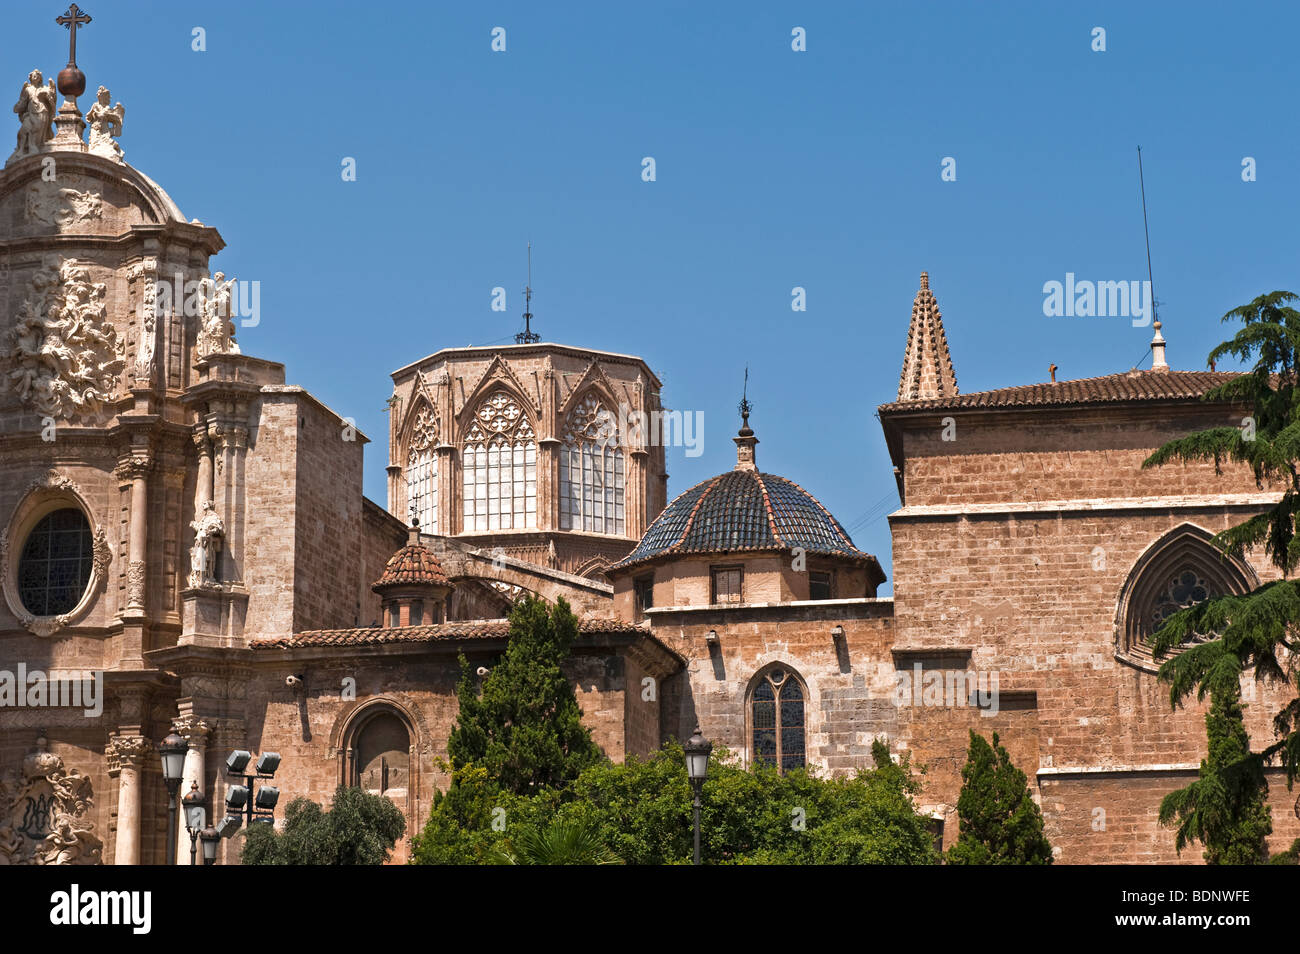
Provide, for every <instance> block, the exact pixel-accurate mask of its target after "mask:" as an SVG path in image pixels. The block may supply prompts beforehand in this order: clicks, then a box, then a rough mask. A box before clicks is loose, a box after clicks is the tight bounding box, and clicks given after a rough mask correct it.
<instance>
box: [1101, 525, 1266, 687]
mask: <svg viewBox="0 0 1300 954" xmlns="http://www.w3.org/2000/svg"><path fill="white" fill-rule="evenodd" d="M1213 538H1214V534H1213V533H1211V532H1210V531H1209V530H1205V529H1204V528H1202V527H1198V526H1196V525H1195V524H1192V523H1185V524H1182V525H1180V526H1178V527H1175V528H1174V529H1172V530H1170V531H1169V532H1167V533H1165V534H1163V535H1162V536H1161V537H1160V538H1159V539H1158V540H1156V541H1155V542H1154V543H1152V544H1151V545H1150V546H1149V547H1147V549H1146V550H1145V551H1144V552H1143V554H1142V555H1141V556H1140V557H1139V558H1138V559H1137V561H1136V562H1135V563H1134V565H1133V568H1132V569H1131V570H1130V571H1129V574H1128V576H1127V578H1126V579H1125V582H1124V585H1123V587H1122V588H1121V590H1120V595H1119V600H1118V605H1117V609H1116V613H1115V658H1116V659H1118V660H1119V661H1121V662H1124V663H1127V664H1129V665H1131V666H1134V667H1136V668H1138V669H1143V670H1146V671H1147V672H1157V671H1158V670H1159V669H1160V666H1161V664H1162V663H1163V662H1165V660H1167V659H1168V658H1169V655H1166V656H1164V657H1162V658H1161V659H1156V658H1155V657H1154V656H1153V655H1152V653H1151V643H1150V639H1151V636H1152V634H1153V633H1154V632H1155V629H1156V625H1155V615H1156V610H1157V607H1158V606H1159V605H1161V603H1162V601H1165V600H1166V599H1168V598H1169V591H1170V586H1171V583H1172V582H1173V581H1174V579H1175V577H1176V576H1179V575H1181V574H1183V573H1184V572H1194V573H1195V574H1196V575H1197V578H1198V582H1199V583H1200V585H1202V586H1203V587H1204V588H1205V591H1206V592H1207V593H1208V595H1209V596H1210V597H1215V596H1226V595H1230V594H1231V595H1242V594H1245V593H1249V592H1250V591H1251V590H1253V589H1254V588H1255V587H1257V586H1258V585H1259V577H1258V576H1256V574H1255V571H1254V570H1253V569H1252V568H1251V567H1250V565H1249V564H1247V563H1245V562H1243V561H1241V560H1237V559H1236V558H1234V557H1230V556H1228V555H1226V554H1224V553H1223V552H1222V551H1221V550H1219V549H1218V548H1217V547H1215V546H1214V545H1213V544H1212V543H1211V542H1210V541H1211V540H1212V539H1213ZM1185 605H1191V604H1190V603H1185ZM1166 615H1167V614H1166ZM1178 651H1181V650H1175V652H1178Z"/></svg>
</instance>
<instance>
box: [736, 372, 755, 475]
mask: <svg viewBox="0 0 1300 954" xmlns="http://www.w3.org/2000/svg"><path fill="white" fill-rule="evenodd" d="M738 408H739V410H740V432H739V433H738V434H737V435H736V436H735V437H733V438H732V440H733V441H735V442H736V470H758V465H757V464H756V463H755V460H754V447H755V445H757V444H758V438H757V437H755V436H754V431H753V428H751V427H750V426H749V415H750V414H751V413H753V410H754V405H753V403H752V402H751V401H750V400H749V367H748V366H746V368H745V389H744V391H742V392H741V397H740V404H739V405H738Z"/></svg>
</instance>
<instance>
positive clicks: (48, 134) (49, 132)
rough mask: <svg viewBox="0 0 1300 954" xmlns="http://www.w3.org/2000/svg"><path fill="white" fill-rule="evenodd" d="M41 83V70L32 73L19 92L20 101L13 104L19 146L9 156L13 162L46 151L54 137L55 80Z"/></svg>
mask: <svg viewBox="0 0 1300 954" xmlns="http://www.w3.org/2000/svg"><path fill="white" fill-rule="evenodd" d="M41 83H42V78H41V71H40V70H32V71H31V73H29V74H28V75H27V82H26V83H24V84H23V86H22V89H21V90H19V92H18V102H17V103H15V104H14V112H15V113H17V114H18V145H17V146H15V147H14V151H13V155H11V156H10V157H9V161H10V162H12V161H13V160H15V159H21V158H22V157H23V156H32V155H35V154H36V153H38V152H43V151H44V149H45V144H46V143H47V142H49V141H50V140H51V139H53V138H54V130H53V129H52V128H51V125H50V124H51V123H52V122H53V121H54V104H55V101H56V94H55V91H54V80H50V84H49V85H48V86H43V85H41Z"/></svg>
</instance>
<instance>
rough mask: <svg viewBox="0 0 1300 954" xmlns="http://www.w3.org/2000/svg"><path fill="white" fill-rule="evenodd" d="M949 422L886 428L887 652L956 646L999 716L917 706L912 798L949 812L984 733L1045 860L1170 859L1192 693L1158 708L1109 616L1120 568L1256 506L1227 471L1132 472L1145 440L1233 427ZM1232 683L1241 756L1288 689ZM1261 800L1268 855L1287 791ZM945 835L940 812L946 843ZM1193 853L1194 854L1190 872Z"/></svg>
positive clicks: (1127, 419) (1188, 763)
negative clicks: (1168, 800)
mask: <svg viewBox="0 0 1300 954" xmlns="http://www.w3.org/2000/svg"><path fill="white" fill-rule="evenodd" d="M951 413H952V414H953V416H954V417H955V418H956V422H955V423H956V431H955V433H956V440H955V441H952V442H944V441H942V440H941V439H940V431H939V427H938V423H937V420H936V421H929V420H928V419H927V420H922V419H921V418H917V419H915V420H911V419H909V420H908V421H906V422H905V423H904V425H903V428H902V440H903V446H904V447H905V449H906V455H907V456H906V461H905V465H904V473H905V486H906V504H907V506H905V507H904V508H903V509H902V510H900V511H898V512H897V513H895V514H894V515H893V516H892V517H891V521H890V522H891V531H892V534H893V546H894V606H895V625H896V647H895V649H896V651H897V650H899V649H904V650H924V649H929V650H947V651H954V650H958V651H965V652H968V653H969V656H970V666H971V668H972V669H973V670H974V671H976V672H979V673H985V674H989V675H992V676H996V677H997V678H998V684H999V691H1000V694H1001V695H1002V696H1003V697H1008V696H1010V697H1011V700H1012V701H1013V702H1014V703H1015V706H1014V707H1013V708H1011V709H1010V711H1008V709H1007V707H1006V706H1005V705H1004V706H1003V707H1002V709H1003V711H1001V712H1000V713H999V715H998V716H996V717H993V718H987V719H986V718H984V717H983V716H982V715H980V714H979V713H978V712H976V711H968V712H967V713H966V717H965V718H961V717H958V716H957V715H956V714H948V713H945V712H943V711H942V710H939V709H935V710H934V711H926V707H921V709H920V711H918V712H917V713H916V714H915V716H914V717H913V718H912V722H911V726H910V729H909V730H908V731H907V732H906V733H905V734H906V735H907V736H909V739H908V745H909V747H910V748H911V749H912V750H913V751H914V752H916V753H917V755H918V757H921V758H922V759H923V761H925V762H926V763H927V764H928V765H931V766H933V768H932V771H931V773H930V774H929V775H928V776H927V778H926V787H925V796H924V797H925V800H926V801H927V802H929V803H932V804H945V805H948V806H955V804H956V797H957V793H958V791H959V788H960V765H961V762H962V761H964V756H965V749H966V745H967V742H968V731H967V730H968V728H970V727H974V728H976V729H977V731H979V730H983V734H985V735H986V736H987V735H988V734H989V730H993V729H996V730H997V731H999V733H1000V734H1001V736H1002V741H1003V744H1005V745H1006V746H1007V748H1008V750H1009V751H1010V752H1011V754H1012V757H1013V760H1014V761H1015V763H1016V764H1017V766H1018V767H1020V768H1021V769H1022V770H1023V771H1024V772H1025V773H1026V774H1027V775H1028V776H1029V778H1030V781H1031V787H1032V788H1034V789H1035V791H1036V793H1037V794H1038V795H1039V797H1040V800H1041V804H1042V807H1043V811H1044V815H1045V818H1046V820H1047V825H1048V832H1049V837H1050V838H1051V839H1052V842H1053V844H1054V846H1055V847H1056V848H1057V849H1058V855H1059V858H1060V860H1061V861H1063V862H1071V863H1094V862H1110V861H1128V862H1144V861H1174V860H1177V859H1176V856H1175V853H1174V850H1173V834H1172V832H1171V831H1169V830H1168V829H1163V828H1161V827H1160V826H1159V825H1158V823H1157V821H1156V813H1157V810H1158V805H1159V801H1160V798H1161V797H1162V796H1163V794H1165V793H1167V792H1168V791H1170V790H1172V789H1173V788H1175V787H1179V786H1181V785H1182V784H1184V783H1185V781H1186V779H1187V778H1190V777H1191V776H1190V775H1188V773H1187V772H1186V771H1182V772H1181V773H1180V772H1179V771H1176V770H1175V769H1177V768H1178V767H1184V768H1186V767H1191V768H1194V767H1195V766H1196V765H1197V764H1198V763H1199V761H1200V759H1201V758H1203V757H1204V754H1205V746H1206V743H1205V725H1204V711H1205V710H1204V707H1203V706H1201V705H1199V704H1197V703H1196V702H1195V700H1194V699H1192V700H1190V701H1189V703H1188V704H1187V706H1186V708H1180V709H1178V710H1172V709H1171V707H1170V703H1169V696H1168V690H1167V687H1165V686H1164V685H1163V684H1161V683H1159V681H1158V680H1157V678H1156V676H1155V675H1154V673H1153V672H1151V671H1150V669H1149V668H1142V667H1141V666H1138V665H1134V664H1133V663H1132V662H1130V661H1127V660H1125V659H1121V658H1118V657H1119V655H1120V653H1119V650H1120V646H1119V645H1118V644H1117V632H1116V620H1117V615H1118V612H1119V609H1120V602H1121V595H1122V593H1123V591H1124V587H1125V584H1126V582H1128V581H1129V580H1130V578H1131V577H1132V576H1133V574H1134V568H1135V565H1136V564H1137V563H1138V560H1139V558H1140V557H1141V556H1142V555H1143V554H1144V552H1146V551H1147V550H1148V548H1149V547H1151V546H1152V545H1153V544H1154V543H1156V542H1157V541H1158V540H1160V539H1161V538H1162V536H1163V535H1165V534H1167V533H1169V532H1170V531H1172V530H1175V529H1176V528H1179V527H1183V526H1185V525H1188V524H1190V525H1192V526H1195V527H1199V528H1201V529H1203V530H1204V531H1208V532H1210V533H1213V532H1217V531H1220V530H1223V529H1225V528H1226V527H1228V526H1231V525H1233V524H1236V523H1238V522H1240V521H1241V520H1243V519H1245V517H1246V516H1248V515H1249V514H1250V513H1253V512H1258V511H1259V509H1261V507H1262V506H1263V503H1261V501H1265V500H1267V499H1268V498H1267V496H1266V495H1264V494H1262V492H1261V489H1260V488H1258V487H1256V486H1255V483H1254V480H1253V479H1252V478H1251V476H1250V475H1249V474H1248V473H1245V472H1243V470H1242V469H1241V468H1238V467H1231V466H1227V465H1225V466H1224V468H1223V471H1222V473H1221V474H1215V472H1214V468H1213V465H1212V464H1205V465H1181V464H1177V465H1171V466H1166V467H1164V468H1161V469H1158V470H1150V471H1142V470H1140V464H1141V462H1142V460H1144V459H1145V458H1146V457H1147V456H1148V455H1149V454H1150V453H1151V451H1152V450H1154V449H1155V448H1156V447H1157V446H1159V445H1160V444H1161V443H1162V442H1164V441H1166V440H1168V439H1171V438H1173V437H1175V436H1178V435H1179V434H1183V433H1187V432H1188V431H1190V430H1195V429H1199V428H1201V427H1206V426H1211V425H1214V424H1224V423H1228V424H1234V423H1236V424H1239V423H1240V417H1241V415H1240V414H1238V413H1237V412H1235V411H1233V410H1231V409H1225V408H1221V407H1220V408H1213V407H1211V408H1206V407H1204V406H1199V407H1196V408H1182V407H1178V406H1174V407H1171V408H1165V407H1163V406H1162V407H1161V409H1160V413H1153V412H1152V411H1149V410H1145V409H1144V410H1142V411H1141V412H1138V411H1131V412H1130V411H1123V410H1116V409H1108V410H1105V411H1104V412H1103V411H1101V410H1082V411H1071V412H1070V413H1068V414H1067V413H1064V412H1061V411H1059V410H1055V409H1040V410H1038V411H1037V412H1015V413H1007V414H1005V415H1002V416H998V415H989V414H983V413H981V412H969V413H963V412H951ZM931 424H933V425H934V426H933V427H932V426H931ZM1249 564H1250V567H1251V569H1252V570H1253V572H1254V574H1255V575H1256V576H1257V577H1258V579H1259V580H1261V581H1265V580H1268V579H1273V578H1276V576H1277V573H1276V571H1275V570H1274V569H1273V568H1272V567H1271V565H1269V564H1268V563H1267V562H1266V561H1265V560H1264V559H1263V558H1262V554H1252V555H1251V557H1250V559H1249ZM1243 688H1244V691H1245V692H1246V694H1247V695H1246V699H1247V703H1248V705H1247V709H1246V724H1247V728H1248V730H1249V732H1250V734H1251V737H1252V740H1253V743H1254V745H1255V747H1257V748H1258V747H1260V746H1262V745H1263V744H1266V743H1267V742H1268V741H1271V739H1272V737H1273V736H1272V727H1271V719H1272V716H1273V714H1274V713H1275V712H1276V711H1277V710H1278V708H1279V707H1280V705H1281V704H1282V702H1283V700H1284V698H1285V697H1286V694H1285V691H1279V690H1278V689H1277V688H1276V687H1266V686H1265V687H1256V686H1255V685H1254V684H1253V680H1248V681H1245V682H1244V683H1243ZM1171 767H1172V768H1171ZM1103 769H1104V770H1107V771H1105V772H1104V773H1103V774H1096V772H1097V771H1098V770H1103ZM1040 773H1041V774H1040ZM1273 794H1274V799H1275V800H1274V802H1273V806H1274V807H1273V815H1274V824H1275V827H1276V830H1277V833H1276V834H1275V836H1274V837H1273V838H1272V839H1271V842H1270V843H1271V845H1272V847H1273V849H1274V850H1277V849H1279V848H1281V847H1284V846H1286V845H1288V844H1289V843H1290V840H1291V839H1293V838H1294V837H1296V835H1297V834H1300V830H1298V829H1297V824H1296V819H1295V817H1294V815H1293V813H1292V812H1291V801H1293V800H1294V799H1293V798H1291V797H1285V796H1284V791H1283V789H1282V787H1281V786H1280V784H1275V785H1274V792H1273ZM1094 809H1101V810H1103V811H1105V813H1106V817H1107V818H1108V819H1109V821H1108V823H1107V826H1108V827H1107V828H1105V829H1104V830H1102V829H1094V828H1093V824H1094V815H1093V812H1094ZM956 830H957V826H956V819H955V816H953V815H952V814H951V813H949V823H948V825H947V826H946V840H948V841H951V839H952V838H953V837H955V835H956ZM1199 857H1200V852H1199V849H1195V850H1194V851H1193V852H1192V853H1191V859H1190V860H1199ZM1182 860H1184V861H1186V860H1189V858H1188V856H1187V853H1184V858H1183V859H1182Z"/></svg>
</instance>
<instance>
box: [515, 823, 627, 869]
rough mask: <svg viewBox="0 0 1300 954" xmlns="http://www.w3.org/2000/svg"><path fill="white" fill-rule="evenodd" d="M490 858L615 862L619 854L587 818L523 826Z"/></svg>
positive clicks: (520, 862) (519, 861)
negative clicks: (540, 826) (611, 848)
mask: <svg viewBox="0 0 1300 954" xmlns="http://www.w3.org/2000/svg"><path fill="white" fill-rule="evenodd" d="M492 859H493V860H494V861H496V863H498V864H505V865H617V864H622V861H620V860H619V857H618V856H617V855H616V854H614V853H613V852H612V851H610V850H609V848H607V847H606V846H605V842H604V841H603V840H602V839H601V837H600V832H599V831H597V830H596V826H595V825H592V824H591V823H589V822H586V821H581V820H577V819H574V820H572V821H560V820H556V821H552V822H551V823H550V824H549V825H547V826H546V827H545V828H524V829H523V830H522V831H521V832H520V834H519V835H517V836H515V837H514V838H511V839H509V840H508V842H507V844H506V845H504V846H503V847H500V848H498V849H496V850H495V851H494V852H493V854H492Z"/></svg>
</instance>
